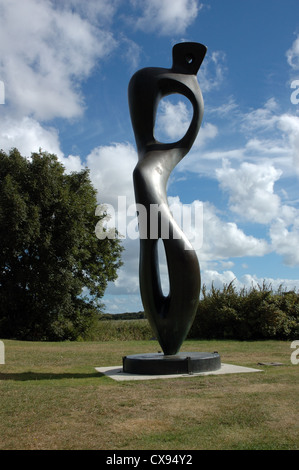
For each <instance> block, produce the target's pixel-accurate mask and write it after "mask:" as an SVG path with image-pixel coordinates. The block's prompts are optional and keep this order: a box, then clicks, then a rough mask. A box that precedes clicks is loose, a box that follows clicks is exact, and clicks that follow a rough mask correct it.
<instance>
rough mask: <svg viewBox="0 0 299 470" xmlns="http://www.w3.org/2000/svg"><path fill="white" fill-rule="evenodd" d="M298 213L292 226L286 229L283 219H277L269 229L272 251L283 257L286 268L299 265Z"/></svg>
mask: <svg viewBox="0 0 299 470" xmlns="http://www.w3.org/2000/svg"><path fill="white" fill-rule="evenodd" d="M298 220H299V211H296V217H295V219H293V225H292V226H291V227H288V226H287V224H286V222H285V220H283V218H280V217H279V218H278V219H277V220H276V221H275V222H274V223H273V224H272V225H271V227H270V237H271V241H272V246H273V250H274V251H275V252H276V253H278V254H279V255H281V256H282V257H283V261H284V264H285V265H287V266H298V265H299V252H298V246H299V222H298Z"/></svg>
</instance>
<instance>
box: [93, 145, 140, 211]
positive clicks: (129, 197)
mask: <svg viewBox="0 0 299 470" xmlns="http://www.w3.org/2000/svg"><path fill="white" fill-rule="evenodd" d="M137 161H138V158H137V153H136V150H135V147H133V145H131V144H130V143H115V144H112V145H107V146H100V147H96V148H94V149H93V150H92V152H91V153H90V154H89V155H88V156H87V166H88V168H89V169H90V175H91V179H92V183H93V184H94V186H95V188H96V189H97V191H98V194H99V201H100V202H102V203H107V204H111V205H112V206H113V207H115V208H117V206H118V197H119V196H124V197H126V203H127V206H129V205H131V204H133V203H134V201H135V197H134V193H133V180H132V173H133V170H134V168H135V165H136V163H137Z"/></svg>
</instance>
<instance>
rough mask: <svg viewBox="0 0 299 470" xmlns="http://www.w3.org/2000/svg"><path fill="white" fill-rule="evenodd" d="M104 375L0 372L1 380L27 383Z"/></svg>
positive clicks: (94, 373)
mask: <svg viewBox="0 0 299 470" xmlns="http://www.w3.org/2000/svg"><path fill="white" fill-rule="evenodd" d="M103 376H104V375H103V374H100V373H99V372H93V373H87V374H84V373H78V374H77V373H71V372H67V373H61V374H55V373H51V372H30V371H29V372H20V373H2V372H0V380H17V381H21V382H25V381H27V380H60V379H90V378H95V377H98V378H101V377H103Z"/></svg>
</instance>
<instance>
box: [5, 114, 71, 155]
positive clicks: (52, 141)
mask: <svg viewBox="0 0 299 470" xmlns="http://www.w3.org/2000/svg"><path fill="white" fill-rule="evenodd" d="M0 122H1V128H0V138H1V148H2V150H4V151H5V152H9V150H10V149H12V148H14V147H16V148H17V149H18V150H19V151H20V153H21V154H22V155H24V156H27V157H30V155H31V152H38V151H39V148H41V149H42V150H46V151H47V152H49V153H55V154H56V155H57V156H61V155H62V153H61V150H60V144H59V136H58V132H57V130H56V129H54V128H45V127H42V126H41V125H40V123H39V122H37V121H36V120H35V119H32V118H29V117H24V118H22V119H20V120H17V119H12V118H8V117H7V118H3V119H1V120H0Z"/></svg>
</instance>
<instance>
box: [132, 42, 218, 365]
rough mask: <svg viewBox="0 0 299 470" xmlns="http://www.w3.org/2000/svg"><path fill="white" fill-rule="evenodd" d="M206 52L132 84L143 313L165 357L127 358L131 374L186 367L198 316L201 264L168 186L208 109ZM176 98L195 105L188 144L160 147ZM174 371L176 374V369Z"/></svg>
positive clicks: (186, 51)
mask: <svg viewBox="0 0 299 470" xmlns="http://www.w3.org/2000/svg"><path fill="white" fill-rule="evenodd" d="M206 51H207V48H206V47H205V46H204V45H202V44H198V43H194V42H185V43H181V44H176V45H175V46H174V47H173V51H172V54H173V64H172V68H171V69H165V68H154V67H149V68H144V69H141V70H139V71H138V72H136V73H135V74H134V75H133V77H132V78H131V80H130V83H129V89H128V95H129V108H130V115H131V121H132V126H133V130H134V134H135V140H136V145H137V151H138V163H137V165H136V167H135V170H134V173H133V181H134V190H135V198H136V204H137V211H138V208H139V207H144V208H145V209H146V210H145V211H143V212H142V214H143V217H142V216H141V215H142V214H141V212H139V215H138V217H139V218H138V221H139V232H140V265H139V279H140V293H141V298H142V302H143V306H144V311H145V313H146V316H147V318H148V320H149V323H150V325H151V327H152V329H153V331H154V333H155V335H156V337H157V340H158V341H159V343H160V345H161V347H162V350H163V352H164V356H163V355H162V356H161V355H158V356H156V357H153V355H141V356H140V357H137V356H131V357H130V356H127V357H126V358H124V362H123V364H124V370H131V365H130V364H131V362H130V359H132V361H133V363H134V364H135V363H136V360H137V362H138V364H139V361H138V359H140V360H142V361H143V365H142V370H144V364H147V365H148V364H149V363H150V362H151V361H154V363H155V362H156V359H158V360H159V363H161V361H160V359H163V360H164V359H165V358H168V360H172V361H171V364H172V366H173V364H174V359H175V358H177V359H178V360H179V361H180V362H181V359H182V357H181V356H180V355H178V351H179V349H180V347H181V345H182V343H183V341H184V340H185V338H186V336H187V334H188V332H189V329H190V327H191V325H192V323H193V320H194V317H195V314H196V311H197V307H198V302H199V294H200V268H199V263H198V259H197V255H196V253H195V251H194V250H193V249H192V246H191V245H190V243H189V241H188V240H187V238H186V236H185V235H184V233H183V232H182V230H181V229H180V227H179V226H178V225H177V223H176V222H175V220H174V218H173V216H172V214H171V212H170V209H169V206H168V203H167V194H166V185H167V181H168V178H169V175H170V173H171V171H172V170H173V169H174V167H175V166H176V165H177V164H178V163H179V162H180V161H181V160H182V158H183V157H184V156H185V155H186V154H187V153H188V152H189V150H190V149H191V147H192V145H193V142H194V140H195V138H196V136H197V134H198V131H199V128H200V125H201V121H202V116H203V109H204V105H203V99H202V94H201V90H200V87H199V84H198V81H197V77H196V74H197V72H198V70H199V67H200V65H201V63H202V61H203V59H204V57H205V54H206ZM173 93H179V94H181V95H184V96H185V97H186V98H188V99H189V100H190V102H191V104H192V106H193V117H192V120H191V123H190V125H189V128H188V130H187V132H186V134H185V135H184V137H183V138H181V139H180V140H179V141H177V142H175V143H161V142H158V141H157V140H156V138H155V136H154V128H155V119H156V113H157V109H158V104H159V101H160V100H161V98H163V97H164V96H167V95H169V94H173ZM153 205H156V207H159V219H158V220H157V223H156V225H157V227H154V230H153V227H152V225H153V220H151V214H152V211H151V207H152V206H153ZM144 214H146V215H145V216H144ZM165 227H166V228H167V230H166V231H165ZM163 232H164V233H163ZM165 232H166V235H165ZM159 238H160V239H162V241H163V245H164V249H165V254H166V260H167V266H168V275H169V295H168V296H164V295H163V293H162V289H161V281H160V273H159V260H158V239H159ZM191 356H192V355H190V353H189V355H188V356H186V358H188V360H189V369H190V360H191ZM184 358H185V356H184ZM213 360H214V356H213ZM217 360H218V359H217ZM144 361H145V362H144ZM214 362H215V361H214ZM218 362H219V361H218ZM134 367H135V366H134ZM217 367H218V366H217ZM138 368H139V366H137V367H135V369H137V370H138ZM189 369H188V370H189ZM167 370H168V369H167ZM170 370H171V371H172V372H173V371H174V369H173V368H172V367H170ZM147 372H148V371H147ZM165 373H167V372H165Z"/></svg>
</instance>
